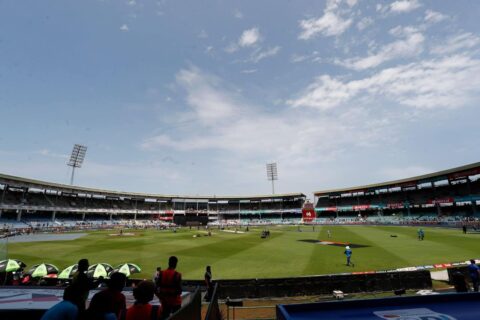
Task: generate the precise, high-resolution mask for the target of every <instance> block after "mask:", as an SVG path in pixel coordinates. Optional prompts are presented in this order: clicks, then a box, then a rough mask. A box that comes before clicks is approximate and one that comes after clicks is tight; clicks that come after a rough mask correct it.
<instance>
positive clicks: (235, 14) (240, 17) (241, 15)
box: [233, 9, 243, 19]
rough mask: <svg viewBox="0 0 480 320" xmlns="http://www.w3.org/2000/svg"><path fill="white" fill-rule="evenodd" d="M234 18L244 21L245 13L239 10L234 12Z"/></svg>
mask: <svg viewBox="0 0 480 320" xmlns="http://www.w3.org/2000/svg"><path fill="white" fill-rule="evenodd" d="M233 16H234V17H235V18H237V19H243V13H242V12H241V11H240V10H238V9H235V10H234V11H233Z"/></svg>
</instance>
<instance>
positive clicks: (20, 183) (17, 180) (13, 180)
mask: <svg viewBox="0 0 480 320" xmlns="http://www.w3.org/2000/svg"><path fill="white" fill-rule="evenodd" d="M0 184H4V185H8V186H11V187H17V188H36V189H44V190H54V191H60V192H65V193H74V194H77V193H80V194H93V195H102V196H109V197H124V198H140V199H158V200H171V199H192V200H220V201H225V200H262V199H283V198H295V197H303V198H305V197H306V196H305V195H304V194H303V193H284V194H275V195H254V196H216V195H213V196H185V195H164V194H154V193H138V192H126V191H112V190H103V189H95V188H85V187H79V186H70V185H66V184H60V183H53V182H46V181H41V180H35V179H28V178H22V177H17V176H10V175H7V174H1V173H0Z"/></svg>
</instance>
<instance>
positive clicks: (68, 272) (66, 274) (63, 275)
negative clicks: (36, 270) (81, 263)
mask: <svg viewBox="0 0 480 320" xmlns="http://www.w3.org/2000/svg"><path fill="white" fill-rule="evenodd" d="M77 270H78V264H73V265H71V266H70V267H66V268H65V269H63V270H62V272H60V273H59V274H58V279H70V278H72V277H73V274H74V273H75V272H77Z"/></svg>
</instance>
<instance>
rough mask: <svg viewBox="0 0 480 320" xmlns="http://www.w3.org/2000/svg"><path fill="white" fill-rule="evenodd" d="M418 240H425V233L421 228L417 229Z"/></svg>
mask: <svg viewBox="0 0 480 320" xmlns="http://www.w3.org/2000/svg"><path fill="white" fill-rule="evenodd" d="M417 234H418V240H423V239H424V238H425V232H424V231H423V229H422V228H420V229H418V232H417Z"/></svg>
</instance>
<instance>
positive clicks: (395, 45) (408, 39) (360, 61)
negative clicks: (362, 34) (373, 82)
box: [336, 27, 425, 70]
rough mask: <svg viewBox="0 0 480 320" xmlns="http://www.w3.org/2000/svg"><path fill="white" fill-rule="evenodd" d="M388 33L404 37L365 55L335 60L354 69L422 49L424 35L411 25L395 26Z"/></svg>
mask: <svg viewBox="0 0 480 320" xmlns="http://www.w3.org/2000/svg"><path fill="white" fill-rule="evenodd" d="M390 33H391V34H393V35H395V36H397V37H404V39H400V40H396V41H394V42H392V43H389V44H386V45H384V46H382V47H380V48H379V50H378V51H377V52H376V53H373V54H371V55H369V56H367V57H358V58H350V59H347V60H345V61H338V60H337V61H336V63H337V64H340V65H342V66H344V67H347V68H350V69H354V70H365V69H369V68H374V67H377V66H379V65H381V64H382V63H385V62H387V61H390V60H393V59H398V58H405V57H412V56H416V55H418V54H419V53H421V52H422V51H423V45H424V41H425V37H424V36H423V34H422V33H420V32H419V31H418V30H417V29H415V28H412V27H397V28H393V29H392V30H390Z"/></svg>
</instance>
